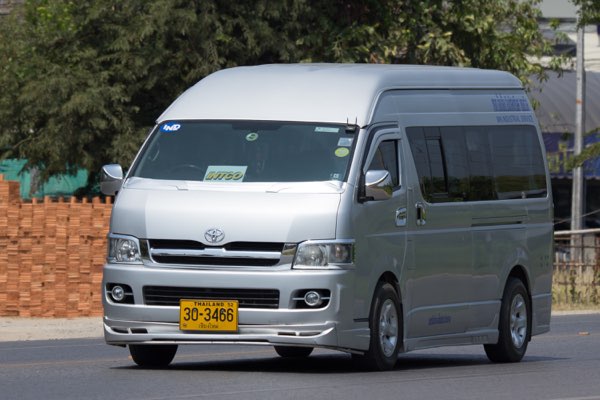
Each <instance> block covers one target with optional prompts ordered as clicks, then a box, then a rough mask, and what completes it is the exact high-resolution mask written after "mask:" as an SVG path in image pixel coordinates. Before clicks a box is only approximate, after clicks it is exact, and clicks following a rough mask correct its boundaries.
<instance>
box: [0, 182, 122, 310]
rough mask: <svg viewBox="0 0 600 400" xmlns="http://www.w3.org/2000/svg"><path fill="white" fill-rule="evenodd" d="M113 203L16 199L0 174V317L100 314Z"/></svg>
mask: <svg viewBox="0 0 600 400" xmlns="http://www.w3.org/2000/svg"><path fill="white" fill-rule="evenodd" d="M111 209H112V204H111V202H110V198H106V199H104V201H102V200H101V199H100V198H94V199H92V201H91V202H90V201H88V200H87V199H83V200H81V201H78V200H76V199H75V198H74V197H71V198H70V199H69V200H68V201H65V200H64V199H62V198H59V199H58V200H56V199H50V198H49V197H45V198H43V199H41V200H36V199H33V200H32V201H31V202H25V201H22V200H21V197H20V194H19V183H18V182H12V181H5V180H4V179H3V177H2V175H0V316H21V317H67V318H74V317H83V316H98V315H102V301H101V282H102V265H103V264H104V260H105V257H106V235H107V233H108V228H109V220H110V213H111Z"/></svg>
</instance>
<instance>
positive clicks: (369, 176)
mask: <svg viewBox="0 0 600 400" xmlns="http://www.w3.org/2000/svg"><path fill="white" fill-rule="evenodd" d="M393 188H394V183H393V182H392V177H391V176H390V173H389V172H388V171H386V170H379V169H375V170H369V171H367V173H366V174H365V197H366V198H367V199H369V200H387V199H389V198H391V197H392V191H393Z"/></svg>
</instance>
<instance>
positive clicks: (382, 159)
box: [368, 140, 400, 187]
mask: <svg viewBox="0 0 600 400" xmlns="http://www.w3.org/2000/svg"><path fill="white" fill-rule="evenodd" d="M368 169H369V170H372V169H385V170H387V171H388V172H389V173H390V176H391V178H392V182H394V187H398V186H400V180H399V178H398V141H397V140H384V141H383V142H381V143H379V146H377V150H375V154H373V159H372V160H371V164H369V168H368Z"/></svg>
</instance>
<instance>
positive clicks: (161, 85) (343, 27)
mask: <svg viewBox="0 0 600 400" xmlns="http://www.w3.org/2000/svg"><path fill="white" fill-rule="evenodd" d="M537 2H538V0H523V1H520V0H498V1H494V2H490V1H487V0H463V1H460V2H459V1H457V2H454V1H447V0H411V1H400V0H361V1H359V0H327V1H325V0H323V1H308V0H281V1H278V2H269V1H267V0H252V1H251V0H238V1H235V2H234V1H224V0H201V1H200V0H128V1H116V0H104V1H99V0H78V1H75V0H26V1H25V4H24V5H23V6H21V7H17V8H15V10H14V11H13V13H12V14H11V15H9V16H7V17H2V18H0V126H1V127H2V128H1V129H0V151H2V153H1V155H0V157H15V158H27V159H28V160H29V166H35V167H38V168H40V170H41V171H43V178H47V177H48V176H50V175H52V174H55V173H59V172H68V171H69V170H74V169H76V168H86V169H88V170H89V171H91V172H92V173H91V174H90V176H91V177H92V179H93V178H94V177H97V174H96V172H97V171H99V168H100V166H101V165H103V164H106V163H109V162H119V163H121V164H122V165H124V166H127V165H129V164H130V162H131V160H132V158H133V156H134V155H135V152H136V150H137V148H138V147H139V145H140V144H141V142H142V141H143V138H144V137H145V135H146V134H147V132H148V130H149V129H150V128H151V127H152V125H153V124H154V121H155V119H156V118H157V117H158V116H159V115H160V113H161V112H162V111H163V110H164V109H165V108H166V107H167V106H168V104H169V103H170V102H172V101H173V99H175V98H176V97H177V96H178V95H179V94H180V93H181V92H182V91H183V90H185V88H187V87H189V86H190V85H192V84H193V83H195V82H197V81H198V80H199V79H201V78H203V77H204V76H206V75H208V74H209V73H211V72H213V71H216V70H219V69H221V68H227V67H232V66H236V65H252V64H262V63H273V62H299V61H312V62H380V63H413V64H437V65H460V66H471V67H478V68H496V69H502V70H506V71H509V72H512V73H514V74H515V75H517V76H518V77H519V78H521V79H522V81H523V82H524V83H527V79H528V77H529V76H531V75H532V74H538V75H542V76H543V68H542V66H541V65H539V64H536V63H534V62H532V61H530V60H531V58H529V56H540V55H542V54H543V53H544V52H546V51H548V49H549V47H548V46H549V44H548V43H547V42H546V41H544V39H543V38H542V36H541V34H540V32H539V31H538V26H537V20H536V18H537V17H538V14H539V12H538V11H537V10H536V8H535V7H534V5H535V4H536V3H537ZM90 183H91V182H90Z"/></svg>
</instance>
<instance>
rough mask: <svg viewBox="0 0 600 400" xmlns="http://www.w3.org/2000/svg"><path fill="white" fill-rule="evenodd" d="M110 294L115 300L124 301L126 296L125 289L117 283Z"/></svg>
mask: <svg viewBox="0 0 600 400" xmlns="http://www.w3.org/2000/svg"><path fill="white" fill-rule="evenodd" d="M110 294H111V296H112V298H113V300H114V301H123V299H124V298H125V289H123V288H122V287H121V286H119V285H115V286H114V287H113V288H112V290H111V291H110Z"/></svg>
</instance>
